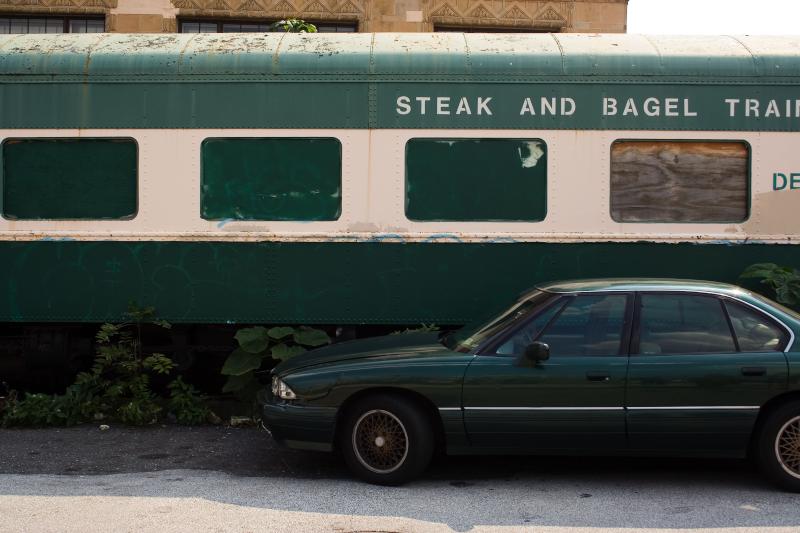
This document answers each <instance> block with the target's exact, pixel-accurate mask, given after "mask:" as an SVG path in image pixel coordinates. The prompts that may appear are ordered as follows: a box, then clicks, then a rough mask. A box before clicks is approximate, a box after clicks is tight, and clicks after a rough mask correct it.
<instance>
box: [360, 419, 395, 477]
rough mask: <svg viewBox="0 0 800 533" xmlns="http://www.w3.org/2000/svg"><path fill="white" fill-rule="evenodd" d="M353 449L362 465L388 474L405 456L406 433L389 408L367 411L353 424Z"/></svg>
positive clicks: (376, 471)
mask: <svg viewBox="0 0 800 533" xmlns="http://www.w3.org/2000/svg"><path fill="white" fill-rule="evenodd" d="M353 450H354V451H355V455H356V458H357V459H358V461H359V462H360V463H361V464H362V465H363V466H364V467H365V468H367V469H368V470H370V471H372V472H375V473H376V474H389V473H391V472H394V471H395V470H397V469H398V468H400V466H402V464H403V462H405V460H406V457H407V456H408V433H407V432H406V428H405V426H404V425H403V423H402V422H401V421H400V419H399V418H397V417H396V416H395V415H394V414H392V413H390V412H389V411H384V410H382V409H374V410H371V411H367V412H366V413H364V414H363V415H361V417H360V418H359V419H358V421H357V422H356V424H355V426H354V427H353Z"/></svg>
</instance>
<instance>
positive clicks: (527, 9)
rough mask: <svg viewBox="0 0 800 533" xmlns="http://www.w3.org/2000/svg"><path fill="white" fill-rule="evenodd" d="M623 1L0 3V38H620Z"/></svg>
mask: <svg viewBox="0 0 800 533" xmlns="http://www.w3.org/2000/svg"><path fill="white" fill-rule="evenodd" d="M627 4H628V0H561V1H548V0H0V33H8V32H11V33H34V32H45V31H46V32H59V31H58V28H59V21H61V23H63V29H64V31H79V32H80V31H98V29H99V30H100V31H102V30H105V31H109V32H153V33H163V32H176V31H260V30H259V28H260V26H254V24H256V23H262V24H264V23H269V22H272V21H275V20H280V19H282V18H289V17H299V18H303V19H305V20H307V21H311V22H314V23H317V24H320V25H321V26H322V29H323V30H324V31H361V32H379V31H411V32H420V31H422V32H427V31H449V30H456V31H458V30H461V31H548V32H597V33H603V32H607V33H620V32H625V30H626V17H627ZM43 19H47V21H48V22H47V23H45V22H42V20H43ZM31 21H32V22H31ZM87 21H88V22H87ZM190 22H193V23H195V24H193V25H192V24H190ZM198 22H202V23H204V24H203V25H202V27H201V26H199V25H197V23H198ZM226 22H229V23H230V24H226ZM215 24H217V26H215ZM43 28H44V29H43ZM87 28H88V29H87ZM189 28H191V29H189ZM201 28H202V29H201ZM215 28H217V29H216V30H215ZM236 28H239V29H236Z"/></svg>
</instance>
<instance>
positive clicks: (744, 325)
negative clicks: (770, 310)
mask: <svg viewBox="0 0 800 533" xmlns="http://www.w3.org/2000/svg"><path fill="white" fill-rule="evenodd" d="M725 308H726V309H727V310H728V316H729V317H730V319H731V326H733V331H734V333H736V340H737V341H738V342H739V350H740V351H742V352H772V351H775V352H781V351H783V349H784V347H785V346H786V341H787V340H788V339H787V337H788V335H787V333H786V332H785V331H784V330H783V329H782V328H780V327H779V326H778V325H776V324H775V323H774V322H773V321H772V320H770V319H769V318H767V317H766V316H764V315H763V314H762V313H760V312H758V311H756V310H755V309H751V308H749V307H747V306H745V305H743V304H740V303H737V302H732V301H729V300H726V301H725Z"/></svg>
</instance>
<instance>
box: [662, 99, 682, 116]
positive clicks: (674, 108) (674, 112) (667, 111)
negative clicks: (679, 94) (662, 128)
mask: <svg viewBox="0 0 800 533" xmlns="http://www.w3.org/2000/svg"><path fill="white" fill-rule="evenodd" d="M678 102H679V100H678V99H677V98H666V99H665V100H664V115H665V116H667V117H679V116H680V113H678Z"/></svg>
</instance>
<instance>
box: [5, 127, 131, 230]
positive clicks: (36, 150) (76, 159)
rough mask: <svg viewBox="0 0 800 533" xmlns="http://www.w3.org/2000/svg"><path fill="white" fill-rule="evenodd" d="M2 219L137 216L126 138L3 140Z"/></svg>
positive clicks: (128, 143)
mask: <svg viewBox="0 0 800 533" xmlns="http://www.w3.org/2000/svg"><path fill="white" fill-rule="evenodd" d="M2 158H3V174H2V185H3V197H2V205H3V211H2V212H3V217H5V218H7V219H13V220H17V219H19V220H102V219H127V218H131V217H133V216H134V215H135V214H136V211H137V190H138V182H137V169H138V161H137V148H136V142H135V141H134V140H132V139H6V140H5V141H4V142H3V146H2Z"/></svg>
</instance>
